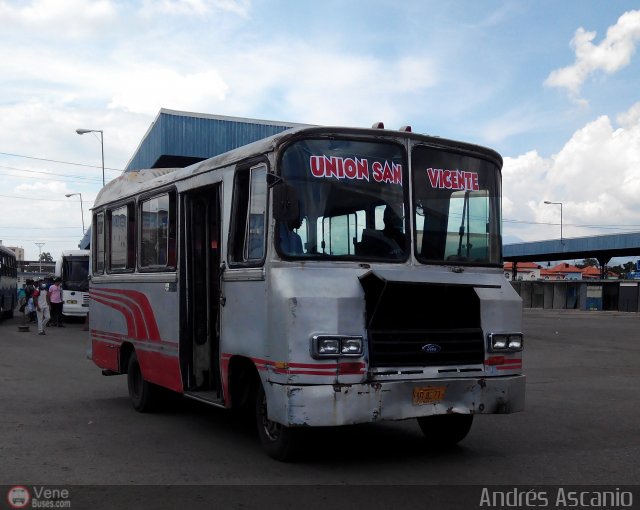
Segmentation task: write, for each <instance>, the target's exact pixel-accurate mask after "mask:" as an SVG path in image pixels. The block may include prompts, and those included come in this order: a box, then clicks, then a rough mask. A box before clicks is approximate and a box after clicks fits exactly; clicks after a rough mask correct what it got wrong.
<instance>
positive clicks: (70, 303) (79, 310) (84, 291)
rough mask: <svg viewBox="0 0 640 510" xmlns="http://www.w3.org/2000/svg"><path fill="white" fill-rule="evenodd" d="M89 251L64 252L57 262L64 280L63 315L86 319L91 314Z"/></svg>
mask: <svg viewBox="0 0 640 510" xmlns="http://www.w3.org/2000/svg"><path fill="white" fill-rule="evenodd" d="M89 253H90V251H89V250H63V251H62V254H61V255H60V257H59V258H58V260H57V261H56V271H55V275H56V277H58V278H60V279H61V280H62V315H64V316H65V317H86V316H87V314H88V313H89Z"/></svg>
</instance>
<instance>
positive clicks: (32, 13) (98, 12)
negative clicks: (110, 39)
mask: <svg viewBox="0 0 640 510" xmlns="http://www.w3.org/2000/svg"><path fill="white" fill-rule="evenodd" d="M116 15H117V10H116V7H115V5H114V3H113V2H111V1H110V0H97V1H92V2H87V1H85V0H34V1H33V2H31V3H29V4H26V5H25V4H23V3H20V4H18V6H14V5H12V2H9V1H0V28H1V29H2V30H4V31H7V30H25V29H27V30H29V31H30V32H31V33H32V34H35V35H36V36H40V35H41V34H42V33H45V34H50V35H55V36H56V37H57V38H77V37H85V36H89V35H92V34H96V33H100V31H101V30H102V29H104V28H105V27H106V26H107V25H109V24H111V23H112V22H114V21H115V19H116Z"/></svg>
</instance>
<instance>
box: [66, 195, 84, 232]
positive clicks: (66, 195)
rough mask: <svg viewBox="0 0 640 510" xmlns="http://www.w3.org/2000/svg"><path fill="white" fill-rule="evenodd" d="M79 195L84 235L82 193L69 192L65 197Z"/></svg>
mask: <svg viewBox="0 0 640 510" xmlns="http://www.w3.org/2000/svg"><path fill="white" fill-rule="evenodd" d="M75 195H78V196H79V197H80V214H81V215H82V235H84V209H83V208H82V193H67V194H66V195H65V197H67V198H69V197H73V196H75Z"/></svg>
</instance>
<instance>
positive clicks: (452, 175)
mask: <svg viewBox="0 0 640 510" xmlns="http://www.w3.org/2000/svg"><path fill="white" fill-rule="evenodd" d="M427 175H428V176H429V183H430V184H431V187H432V188H439V189H452V190H468V191H478V190H479V189H480V186H479V184H478V174H477V173H476V172H464V171H462V170H444V169H442V168H427Z"/></svg>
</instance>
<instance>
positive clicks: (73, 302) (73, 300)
mask: <svg viewBox="0 0 640 510" xmlns="http://www.w3.org/2000/svg"><path fill="white" fill-rule="evenodd" d="M67 303H69V304H70V305H75V304H76V303H77V301H76V300H75V299H67Z"/></svg>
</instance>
